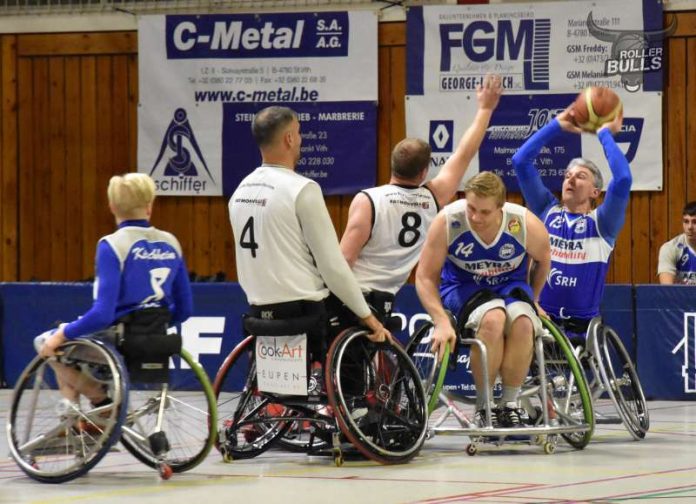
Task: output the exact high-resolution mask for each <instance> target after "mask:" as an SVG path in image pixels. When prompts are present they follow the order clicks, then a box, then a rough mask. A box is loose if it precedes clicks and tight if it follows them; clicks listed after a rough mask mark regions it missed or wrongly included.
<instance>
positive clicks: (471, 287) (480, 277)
mask: <svg viewBox="0 0 696 504" xmlns="http://www.w3.org/2000/svg"><path fill="white" fill-rule="evenodd" d="M444 211H445V215H446V219H447V258H446V260H445V264H444V266H443V268H442V275H441V282H440V295H441V296H442V298H443V302H444V305H445V307H446V308H448V309H450V310H452V311H453V312H458V310H459V308H461V306H462V305H463V303H465V302H466V300H467V299H469V298H470V297H471V296H472V295H473V294H475V293H476V292H478V291H480V290H482V289H488V290H491V291H493V292H496V293H498V294H501V295H503V296H506V295H507V294H508V293H509V292H510V291H511V290H513V289H514V288H516V287H520V288H522V289H523V290H525V291H526V292H527V294H529V295H530V296H531V295H532V290H531V288H530V287H529V284H528V283H527V261H528V260H527V250H526V233H527V225H526V212H527V210H526V209H525V208H524V207H522V206H520V205H515V204H513V203H506V204H505V205H504V206H503V220H502V223H501V227H500V230H499V231H498V235H497V236H496V238H495V239H494V240H493V242H492V243H490V244H488V245H486V244H485V243H483V242H482V241H481V239H480V238H479V236H478V235H477V234H476V233H475V232H474V231H473V230H472V229H471V227H470V226H469V222H468V219H467V217H466V200H459V201H455V202H454V203H452V204H450V205H447V206H446V207H445V209H444Z"/></svg>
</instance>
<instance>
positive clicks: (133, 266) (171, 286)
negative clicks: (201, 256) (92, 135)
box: [34, 173, 193, 406]
mask: <svg viewBox="0 0 696 504" xmlns="http://www.w3.org/2000/svg"><path fill="white" fill-rule="evenodd" d="M107 195H108V199H109V209H110V210H111V213H112V214H113V215H114V218H115V220H116V227H117V229H116V231H115V232H113V233H112V234H110V235H107V236H104V237H102V238H101V239H100V240H99V243H98V244H97V255H96V274H95V280H94V303H93V304H92V307H91V308H90V310H89V311H87V313H85V314H84V315H83V316H82V317H80V318H78V319H76V320H74V321H73V322H70V323H69V324H62V325H61V326H60V327H59V328H58V329H57V330H55V331H51V332H49V333H44V334H43V335H41V336H38V337H37V338H36V340H35V341H34V345H35V347H36V348H37V350H38V351H39V353H40V354H41V355H42V356H43V357H49V356H52V355H54V354H55V351H56V348H57V347H58V346H60V345H61V344H62V343H63V342H64V341H65V340H69V339H75V338H80V337H90V336H92V335H95V334H96V335H98V333H99V331H101V330H103V329H107V328H108V327H110V326H111V325H113V324H115V323H116V322H117V321H118V320H119V319H120V318H122V317H124V316H125V315H128V314H129V313H132V312H135V311H138V310H143V309H147V308H166V309H168V310H169V311H170V312H171V322H183V321H184V320H186V319H187V318H188V317H189V316H190V315H191V312H192V308H193V306H192V297H191V286H190V284H189V279H188V272H187V270H186V264H185V262H184V258H183V256H182V253H181V245H180V244H179V241H178V240H177V239H176V238H175V237H174V235H172V234H171V233H168V232H166V231H161V230H159V229H157V228H155V227H153V226H152V225H151V224H150V222H149V220H150V216H151V215H152V206H153V204H154V200H155V183H154V182H153V180H152V179H151V178H150V177H149V176H148V175H145V174H143V173H128V174H126V175H123V176H115V177H112V178H111V180H110V181H109V187H108V189H107ZM53 366H54V368H55V369H56V374H57V376H58V379H59V381H60V387H61V392H62V393H63V395H64V396H65V397H66V398H67V399H68V400H70V401H76V400H77V398H78V395H79V394H84V395H85V396H87V397H88V398H89V399H90V400H91V401H92V403H93V404H94V405H95V406H99V405H100V404H101V403H102V402H103V401H108V400H109V398H107V397H105V396H104V392H103V389H102V387H101V386H100V385H99V384H98V383H96V382H92V381H91V380H89V379H88V378H86V376H85V375H84V374H82V373H80V372H79V371H76V370H74V369H72V368H68V367H65V366H62V365H60V364H55V363H54V364H53Z"/></svg>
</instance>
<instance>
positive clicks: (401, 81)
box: [389, 47, 406, 152]
mask: <svg viewBox="0 0 696 504" xmlns="http://www.w3.org/2000/svg"><path fill="white" fill-rule="evenodd" d="M390 53H391V58H390V64H389V68H390V72H391V76H390V79H389V87H390V89H391V100H390V101H391V110H390V111H389V115H390V116H391V128H390V140H391V141H390V143H389V152H391V150H392V149H393V148H394V146H395V145H396V144H397V143H399V142H400V141H401V140H403V139H404V138H405V137H406V101H405V98H406V47H392V48H390Z"/></svg>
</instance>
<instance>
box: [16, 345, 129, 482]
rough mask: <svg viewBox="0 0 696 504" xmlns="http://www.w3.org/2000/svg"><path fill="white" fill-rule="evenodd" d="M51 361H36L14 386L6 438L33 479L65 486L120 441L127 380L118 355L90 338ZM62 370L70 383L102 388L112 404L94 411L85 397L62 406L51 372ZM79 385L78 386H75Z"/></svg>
mask: <svg viewBox="0 0 696 504" xmlns="http://www.w3.org/2000/svg"><path fill="white" fill-rule="evenodd" d="M59 351H60V352H62V354H61V355H60V356H58V357H55V358H53V357H52V358H50V359H42V358H41V357H38V356H37V357H36V358H34V360H33V361H31V363H30V364H29V365H28V366H27V368H26V369H25V370H24V372H23V373H22V375H21V376H20V378H19V380H18V381H17V385H16V387H15V390H14V393H13V396H12V402H11V410H10V417H9V422H8V425H7V437H8V444H9V447H10V453H11V454H12V457H13V458H14V459H15V461H16V462H17V464H18V465H19V467H20V468H21V469H22V471H24V472H25V473H26V474H27V475H28V476H30V477H31V478H33V479H35V480H38V481H41V482H44V483H63V482H65V481H70V480H72V479H74V478H77V477H79V476H82V475H83V474H86V473H87V472H88V471H89V470H90V469H91V468H92V467H94V466H95V465H96V464H97V463H98V462H99V461H100V460H101V459H102V457H104V455H106V453H107V452H108V451H109V449H110V448H111V446H112V445H113V444H114V443H115V442H116V441H117V440H118V436H119V434H120V432H121V425H122V424H123V422H124V420H125V417H126V409H127V401H128V380H127V378H126V375H125V371H124V369H125V367H124V365H123V361H122V359H121V357H120V355H119V354H118V352H117V351H116V350H115V349H113V348H111V347H110V346H108V345H107V344H105V343H103V342H100V341H94V340H90V339H77V340H74V341H69V342H67V343H65V344H63V345H61V346H60V347H59ZM57 366H65V367H66V370H67V371H66V372H67V373H70V374H71V375H72V377H73V378H74V380H79V381H80V382H82V383H83V384H84V385H89V386H96V387H102V388H103V390H104V392H105V393H106V395H107V397H108V398H110V399H111V401H112V402H111V404H109V405H108V406H101V407H94V406H92V405H91V403H90V402H89V401H88V400H87V399H86V398H85V397H81V398H80V400H79V403H73V402H69V401H66V400H65V399H64V398H63V395H62V394H61V393H60V391H59V390H58V384H57V380H56V373H55V369H56V368H57ZM76 383H78V384H79V382H76Z"/></svg>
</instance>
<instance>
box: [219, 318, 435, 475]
mask: <svg viewBox="0 0 696 504" xmlns="http://www.w3.org/2000/svg"><path fill="white" fill-rule="evenodd" d="M326 324H327V321H326V319H325V317H324V318H322V316H318V317H315V316H311V315H310V316H299V317H294V318H290V319H288V318H285V319H280V320H264V319H261V318H256V317H246V318H245V319H244V329H245V333H246V336H245V337H244V338H243V340H242V341H241V343H239V344H238V345H237V346H236V347H235V348H234V349H233V350H232V352H231V353H230V354H229V355H228V356H227V358H226V359H225V361H224V362H223V364H222V366H221V367H220V369H219V371H218V373H217V376H216V378H215V382H214V385H213V388H214V390H215V395H216V397H217V401H218V403H217V405H218V412H219V422H218V429H219V432H218V442H217V447H218V449H219V451H220V452H221V454H222V456H223V460H225V461H227V462H230V461H232V460H238V459H246V458H251V457H256V456H257V455H260V454H261V453H263V452H265V451H266V450H268V449H269V448H270V447H272V446H277V447H281V448H286V449H291V450H295V451H303V452H306V453H308V454H309V455H325V454H329V455H331V456H332V457H333V461H334V463H335V465H336V466H341V465H343V462H344V460H345V458H346V456H347V455H350V454H351V451H352V452H354V450H352V449H351V448H350V447H346V446H345V444H346V442H347V443H349V444H350V445H352V447H353V448H354V449H357V451H358V452H359V453H360V454H362V456H364V457H366V458H368V459H371V460H374V461H376V462H379V463H382V464H394V463H404V462H407V461H409V460H410V459H412V458H413V457H415V456H416V455H417V454H418V452H419V451H420V448H421V446H422V444H423V441H424V440H425V434H426V428H427V411H426V404H425V392H424V389H423V386H422V383H421V380H420V378H419V375H418V371H417V370H416V369H415V367H414V366H413V363H412V362H411V360H410V359H409V357H408V355H407V354H406V352H405V351H404V350H403V348H401V347H400V346H399V345H398V344H391V343H389V342H384V343H374V342H372V341H370V340H369V339H368V338H367V334H368V332H367V331H366V330H365V329H363V328H358V327H353V328H349V329H346V330H344V331H342V332H341V333H340V334H339V335H338V336H336V338H335V339H334V340H333V342H332V343H331V345H330V347H329V349H328V354H327V356H326V358H325V359H321V360H323V362H322V363H321V364H319V363H315V364H312V362H316V361H314V360H313V359H315V358H316V356H317V355H322V356H323V355H324V353H325V351H324V353H321V354H320V353H319V352H321V348H323V347H322V345H321V344H320V345H319V346H318V348H319V349H320V350H316V349H315V350H311V349H312V347H315V348H316V347H317V339H321V340H322V341H324V339H323V338H325V334H326V332H325V331H324V327H326ZM288 335H295V336H288ZM297 335H299V336H300V339H301V340H302V338H306V339H305V340H304V341H305V342H306V345H307V346H306V347H305V346H302V348H304V349H305V350H303V352H302V353H303V356H302V358H298V359H297V361H296V363H295V365H296V366H297V367H296V368H294V369H297V370H298V371H297V372H296V374H293V375H292V376H293V377H294V379H295V380H294V381H295V382H296V383H295V385H294V386H293V388H292V389H288V390H285V389H283V388H282V387H283V386H284V385H282V383H283V382H282V381H281V385H280V388H278V387H279V385H278V383H275V384H273V383H269V382H268V381H267V380H266V377H267V375H268V373H269V367H268V364H267V362H264V361H268V359H267V357H268V351H267V350H264V348H268V347H267V346H266V347H264V346H263V345H266V344H267V343H268V342H269V341H273V342H274V343H273V345H275V346H274V347H273V348H287V345H293V348H297V347H296V346H294V345H296V342H295V341H296V340H292V341H293V342H292V343H289V342H290V341H291V338H296V337H297ZM304 344H305V343H302V345H304ZM307 348H309V349H310V350H309V351H307V350H306V349H307ZM308 355H312V357H308ZM320 365H321V370H322V372H321V373H317V369H318V368H319V366H320ZM271 369H273V368H271ZM283 372H285V371H283ZM291 373H294V372H291ZM322 374H323V376H324V379H323V380H322V379H321V375H322ZM287 376H290V375H287ZM321 381H323V383H318V382H321ZM322 389H323V390H322Z"/></svg>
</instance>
